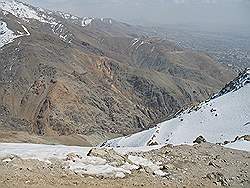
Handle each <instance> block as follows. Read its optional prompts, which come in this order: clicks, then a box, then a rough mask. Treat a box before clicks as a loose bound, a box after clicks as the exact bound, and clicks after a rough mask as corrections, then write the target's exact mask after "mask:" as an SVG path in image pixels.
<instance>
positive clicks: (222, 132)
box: [102, 69, 250, 150]
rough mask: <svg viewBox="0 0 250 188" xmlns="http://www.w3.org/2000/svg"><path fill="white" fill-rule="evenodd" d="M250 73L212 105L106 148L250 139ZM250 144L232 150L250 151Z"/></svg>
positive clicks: (202, 105) (197, 107) (226, 87)
mask: <svg viewBox="0 0 250 188" xmlns="http://www.w3.org/2000/svg"><path fill="white" fill-rule="evenodd" d="M249 74H250V70H249V69H247V70H246V71H245V72H244V73H242V74H240V75H239V76H238V77H237V78H236V79H235V80H233V81H232V82H230V83H229V84H227V85H226V86H225V88H223V89H222V90H221V92H219V93H218V94H216V95H215V96H214V97H212V99H211V100H210V101H206V102H203V103H201V104H200V105H199V106H196V107H193V108H191V109H188V110H186V111H184V112H182V113H181V114H180V115H178V116H177V117H176V118H174V119H171V120H168V121H165V122H163V123H160V124H158V125H157V126H156V127H154V128H152V129H149V130H146V131H142V132H139V133H136V134H133V135H131V136H126V137H121V138H116V139H113V140H109V141H107V142H106V143H104V144H103V145H102V146H106V147H107V146H108V147H138V146H147V145H155V144H158V145H162V144H174V145H178V144H192V143H193V141H194V140H195V139H196V138H197V137H198V136H203V137H204V138H205V139H206V140H207V141H208V142H211V143H221V144H223V143H224V142H225V141H226V142H227V141H229V142H230V141H234V140H235V138H236V137H237V136H238V137H241V136H244V135H250V84H249V83H250V76H249ZM249 143H250V142H247V141H238V143H234V144H229V145H228V146H229V147H232V148H236V149H237V148H238V149H243V150H250V144H249Z"/></svg>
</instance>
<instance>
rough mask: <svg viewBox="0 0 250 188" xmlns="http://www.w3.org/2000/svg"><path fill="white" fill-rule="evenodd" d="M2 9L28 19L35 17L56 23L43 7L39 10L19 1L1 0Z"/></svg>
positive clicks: (35, 18)
mask: <svg viewBox="0 0 250 188" xmlns="http://www.w3.org/2000/svg"><path fill="white" fill-rule="evenodd" d="M0 9H2V10H4V11H6V12H8V13H10V14H12V15H14V16H15V17H17V18H22V19H24V20H26V21H29V20H27V19H34V20H38V21H40V22H44V23H50V24H55V22H54V19H53V18H52V17H50V16H48V15H46V12H44V11H43V10H42V9H39V11H38V10H35V9H34V8H32V7H29V6H27V5H25V4H23V3H21V2H18V1H14V0H10V1H8V0H4V1H3V0H1V1H0Z"/></svg>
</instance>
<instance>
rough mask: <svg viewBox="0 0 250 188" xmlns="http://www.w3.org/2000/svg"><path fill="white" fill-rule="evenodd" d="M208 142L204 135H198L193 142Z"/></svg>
mask: <svg viewBox="0 0 250 188" xmlns="http://www.w3.org/2000/svg"><path fill="white" fill-rule="evenodd" d="M204 142H206V139H205V138H204V137H203V136H198V137H197V138H196V139H195V140H194V141H193V143H197V144H201V143H204Z"/></svg>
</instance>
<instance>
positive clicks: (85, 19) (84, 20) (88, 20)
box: [82, 17, 94, 27]
mask: <svg viewBox="0 0 250 188" xmlns="http://www.w3.org/2000/svg"><path fill="white" fill-rule="evenodd" d="M93 20H94V18H88V17H84V18H83V19H82V26H83V27H85V26H87V25H89V24H91V22H92V21H93Z"/></svg>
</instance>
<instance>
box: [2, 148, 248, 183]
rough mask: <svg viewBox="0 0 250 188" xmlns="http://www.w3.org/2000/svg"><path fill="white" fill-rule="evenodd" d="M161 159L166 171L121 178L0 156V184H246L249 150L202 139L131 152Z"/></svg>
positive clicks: (137, 172) (156, 159)
mask: <svg viewBox="0 0 250 188" xmlns="http://www.w3.org/2000/svg"><path fill="white" fill-rule="evenodd" d="M131 154H132V155H137V156H143V157H144V158H147V159H150V160H152V161H154V162H162V170H163V171H164V172H167V173H169V175H168V176H166V177H157V176H154V175H153V174H152V173H150V172H149V171H147V169H144V168H142V169H141V170H139V171H134V172H133V173H132V174H131V175H129V176H127V177H125V178H124V179H112V178H104V177H92V176H88V175H81V174H77V173H73V172H72V171H69V170H66V169H63V168H62V165H61V164H60V163H59V162H58V163H56V164H54V165H50V164H48V163H43V162H39V161H36V160H21V159H18V158H16V159H14V160H12V161H11V162H3V161H2V160H0V169H1V170H0V187H1V188H7V187H20V188H24V187H27V188H29V187H30V188H45V187H46V188H47V187H51V188H52V187H63V188H64V187H65V188H68V187H96V188H97V187H100V188H102V187H103V188H105V187H106V188H108V187H148V188H149V187H156V188H158V187H218V186H219V187H220V186H226V187H227V186H230V187H249V186H250V182H249V162H250V153H249V152H244V151H238V150H232V149H226V148H224V147H221V146H218V145H213V144H209V143H203V144H200V145H195V146H187V145H183V146H177V147H171V146H165V147H163V148H162V149H160V150H154V151H150V152H146V153H140V152H139V153H131Z"/></svg>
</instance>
